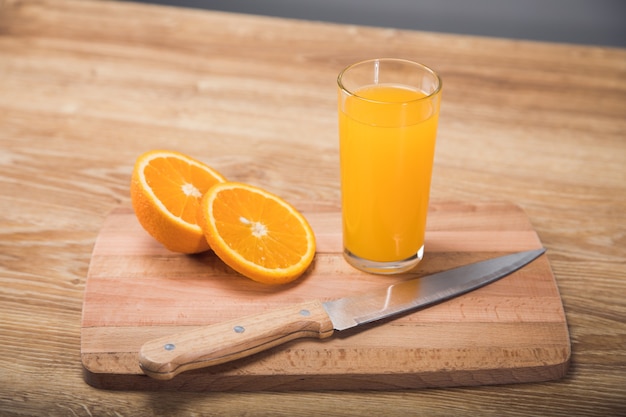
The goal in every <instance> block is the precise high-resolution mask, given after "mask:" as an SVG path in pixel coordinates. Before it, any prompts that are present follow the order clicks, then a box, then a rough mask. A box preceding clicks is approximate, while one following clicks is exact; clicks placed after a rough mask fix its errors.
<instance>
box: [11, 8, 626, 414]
mask: <svg viewBox="0 0 626 417" xmlns="http://www.w3.org/2000/svg"><path fill="white" fill-rule="evenodd" d="M381 56H396V57H404V58H409V59H413V60H418V61H421V62H424V63H426V64H428V65H430V66H432V67H433V68H435V69H436V70H438V71H439V72H440V73H441V75H442V77H443V79H444V96H443V106H442V112H441V120H440V131H439V138H438V145H437V146H438V148H437V155H436V161H435V165H436V166H435V171H434V179H433V189H432V199H433V201H451V200H454V201H470V202H474V201H507V202H512V203H515V204H517V205H519V206H520V207H522V208H523V209H524V210H525V212H526V213H527V215H528V217H529V218H530V220H531V222H532V224H533V226H534V228H535V229H536V230H537V232H538V234H539V237H540V239H541V241H542V242H543V244H544V245H545V247H546V248H547V249H548V256H549V259H550V263H551V265H552V268H553V271H554V274H555V277H556V279H557V283H558V286H559V289H560V292H561V295H562V299H563V304H564V308H565V312H566V317H567V321H568V325H569V329H570V335H571V342H572V359H571V366H570V369H569V372H568V373H567V375H566V376H565V377H564V378H563V379H560V380H557V381H551V382H544V383H531V384H518V385H500V386H482V387H471V388H448V389H427V390H410V391H371V392H357V391H341V392H330V391H321V392H273V393H270V392H248V393H210V394H206V393H204V394H203V393H154V392H125V391H122V392H119V391H107V390H98V389H95V388H92V387H90V386H89V385H87V384H86V383H85V382H84V381H83V377H82V366H81V361H80V322H81V309H82V301H83V299H82V296H83V291H84V287H85V279H86V275H87V269H88V266H89V262H90V256H91V252H92V248H93V245H94V241H95V239H96V236H97V235H98V232H99V230H100V228H101V226H102V224H103V221H104V219H105V217H106V216H107V214H108V213H110V212H111V211H112V210H113V209H114V208H116V207H119V206H124V205H128V204H129V193H128V186H129V179H130V173H131V169H132V165H133V163H134V160H135V158H136V157H137V156H138V155H139V154H140V153H141V152H143V151H145V150H148V149H153V148H168V149H177V150H180V151H183V152H185V153H188V154H190V155H193V156H195V157H197V158H198V159H201V160H203V161H205V162H207V163H210V164H211V165H213V166H214V167H216V168H217V169H218V170H220V171H221V172H222V173H223V174H224V175H226V176H227V177H229V178H231V179H237V180H241V181H246V182H250V183H254V184H256V185H259V186H262V187H264V188H266V189H269V190H272V191H274V192H277V193H279V194H280V195H282V196H283V197H285V198H286V199H288V200H315V201H320V202H328V203H331V204H335V203H337V202H338V199H339V186H338V156H337V133H336V108H335V105H336V104H335V103H336V92H335V88H336V87H335V77H336V75H337V73H338V72H339V70H340V69H341V68H343V67H344V66H345V65H347V64H349V63H352V62H354V61H357V60H360V59H365V58H370V57H381ZM625 167H626V51H625V50H623V49H611V48H602V47H582V46H576V45H561V44H545V43H533V42H523V41H512V40H502V39H486V38H476V37H467V36H452V35H446V34H433V33H423V32H409V31H398V30H392V29H383V28H366V27H356V26H346V25H333V24H324V23H311V22H301V21H293V20H285V19H273V18H265V17H253V16H244V15H234V14H226V13H214V12H203V11H197V10H187V9H178V8H166V7H156V6H146V5H138V4H132V3H115V2H100V1H93V2H91V1H67V0H32V1H26V0H25V1H19V0H3V1H0V208H1V213H2V214H1V216H0V337H1V340H2V343H1V344H0V369H1V372H0V414H2V415H8V416H14V415H15V416H17V415H37V416H39V415H42V416H43V415H52V416H83V415H84V416H87V415H89V416H91V415H93V416H96V415H98V416H103V415H133V416H140V415H192V414H193V415H274V416H276V415H289V416H295V415H338V416H339V415H341V416H360V415H365V413H366V412H367V414H368V415H412V414H419V415H429V416H435V415H477V414H480V415H497V416H503V415H529V414H530V415H546V416H554V415H563V416H578V415H598V416H609V415H611V416H612V415H618V414H620V412H621V414H622V415H624V412H625V411H626V389H625V388H624V387H626V348H625V347H626V302H625V301H624V299H625V294H626V276H625V270H626V262H625V259H626V249H624V248H625V247H626V185H625V184H626V168H625Z"/></svg>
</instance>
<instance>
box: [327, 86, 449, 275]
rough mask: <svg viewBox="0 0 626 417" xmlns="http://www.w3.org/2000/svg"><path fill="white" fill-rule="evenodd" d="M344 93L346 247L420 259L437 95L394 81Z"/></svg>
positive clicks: (376, 255)
mask: <svg viewBox="0 0 626 417" xmlns="http://www.w3.org/2000/svg"><path fill="white" fill-rule="evenodd" d="M339 94H340V99H339V103H340V105H339V136H340V159H341V182H342V185H341V187H342V188H341V192H342V205H343V207H342V212H343V239H344V248H345V251H346V252H349V253H350V255H352V256H356V257H358V258H362V259H365V260H369V261H374V262H381V263H386V262H397V261H403V260H406V259H409V258H411V257H416V256H417V257H418V258H419V259H421V254H422V252H423V247H424V235H425V228H426V213H427V210H428V199H429V194H430V182H431V173H432V168H433V159H434V152H435V137H436V132H437V119H438V114H439V109H438V106H439V101H438V99H439V97H438V96H437V97H436V98H435V99H433V97H432V96H431V97H427V96H426V94H424V93H423V92H421V91H418V90H416V89H413V88H409V87H405V86H401V85H394V84H376V85H371V86H365V87H361V88H359V89H358V90H355V91H353V92H352V94H351V95H347V96H345V97H343V98H342V97H341V94H345V92H343V91H340V93H339ZM419 259H418V261H419Z"/></svg>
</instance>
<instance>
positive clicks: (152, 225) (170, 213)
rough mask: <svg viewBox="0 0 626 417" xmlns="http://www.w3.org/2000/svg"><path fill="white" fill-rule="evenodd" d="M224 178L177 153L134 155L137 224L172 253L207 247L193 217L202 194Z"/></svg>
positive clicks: (132, 194) (131, 191) (199, 250)
mask: <svg viewBox="0 0 626 417" xmlns="http://www.w3.org/2000/svg"><path fill="white" fill-rule="evenodd" d="M224 181H226V179H225V178H224V177H223V176H222V175H221V174H220V173H219V172H217V171H215V170H214V169H212V168H211V167H209V166H207V165H205V164H203V163H202V162H200V161H197V160H195V159H193V158H191V157H189V156H187V155H184V154H182V153H179V152H174V151H166V150H154V151H150V152H146V153H144V154H143V155H141V156H139V158H137V161H136V162H135V167H134V169H133V174H132V179H131V185H130V196H131V201H132V204H133V209H134V210H135V214H136V216H137V219H138V220H139V223H140V224H141V225H142V226H143V228H144V229H145V230H146V231H147V232H148V233H149V234H150V235H151V236H152V237H154V238H155V239H156V240H157V241H159V242H161V243H162V244H163V245H164V246H165V247H166V248H168V249H169V250H171V251H173V252H182V253H198V252H203V251H206V250H208V249H209V245H208V243H207V241H206V239H205V238H204V233H203V232H202V228H201V227H200V226H199V225H198V222H197V219H196V216H197V215H198V207H199V206H200V199H201V197H202V195H203V194H204V193H205V192H206V191H207V190H208V189H209V188H211V186H213V185H214V184H216V183H221V182H224Z"/></svg>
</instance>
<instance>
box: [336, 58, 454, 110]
mask: <svg viewBox="0 0 626 417" xmlns="http://www.w3.org/2000/svg"><path fill="white" fill-rule="evenodd" d="M376 61H378V62H381V61H387V62H397V63H403V64H410V65H412V66H417V67H420V68H421V69H424V70H426V72H428V73H430V74H431V75H433V76H434V77H435V79H436V80H437V88H435V90H434V91H433V92H432V93H429V94H427V95H425V96H424V97H420V98H416V99H413V100H408V101H381V100H373V99H370V98H366V97H363V96H360V95H358V94H356V93H355V92H354V91H351V90H350V89H348V88H347V87H346V86H345V84H344V83H343V81H342V78H343V76H344V75H345V73H346V72H347V71H349V70H351V69H353V68H354V67H356V66H358V65H363V64H368V63H373V62H376ZM337 85H338V86H339V88H340V89H341V91H344V92H345V93H346V94H348V95H350V96H352V97H357V98H358V99H359V100H363V101H369V102H371V103H376V104H407V103H414V102H419V101H422V100H429V99H431V98H433V97H434V96H436V95H437V94H439V93H440V92H441V89H442V86H443V80H442V79H441V77H440V76H439V74H438V73H437V72H436V71H435V70H433V69H432V68H430V67H428V66H426V65H424V64H421V63H419V62H416V61H411V60H409V59H403V58H372V59H366V60H363V61H358V62H355V63H353V64H350V65H348V66H347V67H345V68H344V69H343V70H341V71H340V72H339V75H338V76H337Z"/></svg>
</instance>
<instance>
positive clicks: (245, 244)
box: [198, 182, 315, 284]
mask: <svg viewBox="0 0 626 417" xmlns="http://www.w3.org/2000/svg"><path fill="white" fill-rule="evenodd" d="M198 218H199V221H200V225H201V227H202V229H203V230H204V234H205V237H206V239H207V241H208V242H209V245H210V246H211V249H213V251H214V252H215V253H216V254H217V255H218V256H219V257H220V259H222V260H223V261H224V263H226V264H227V265H228V266H230V267H231V268H233V269H234V270H235V271H237V272H239V273H240V274H242V275H244V276H246V277H248V278H250V279H252V280H255V281H258V282H262V283H265V284H284V283H287V282H290V281H293V280H295V279H296V278H298V277H299V276H300V275H302V273H304V271H305V270H306V269H307V268H308V266H309V265H310V264H311V262H312V261H313V257H314V256H315V235H314V234H313V230H312V229H311V226H310V225H309V223H308V222H307V220H306V219H305V218H304V216H303V215H302V214H301V213H300V212H298V211H297V210H296V209H295V208H294V207H292V206H291V205H290V204H288V203H287V202H286V201H284V200H283V199H281V198H280V197H278V196H276V195H274V194H272V193H269V192H267V191H265V190H262V189H260V188H257V187H254V186H251V185H248V184H242V183H236V182H224V183H219V184H216V185H214V186H212V187H211V188H210V189H209V190H208V191H207V193H206V194H205V195H204V197H203V198H202V202H201V207H200V215H199V216H198Z"/></svg>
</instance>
